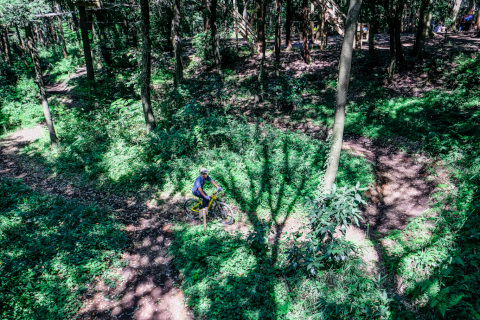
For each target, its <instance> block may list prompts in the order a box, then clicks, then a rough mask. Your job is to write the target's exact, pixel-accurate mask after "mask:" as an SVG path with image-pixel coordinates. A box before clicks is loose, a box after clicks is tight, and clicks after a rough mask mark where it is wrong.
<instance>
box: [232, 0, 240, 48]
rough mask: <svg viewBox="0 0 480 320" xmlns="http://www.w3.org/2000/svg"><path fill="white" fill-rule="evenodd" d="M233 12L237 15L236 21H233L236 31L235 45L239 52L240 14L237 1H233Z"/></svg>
mask: <svg viewBox="0 0 480 320" xmlns="http://www.w3.org/2000/svg"><path fill="white" fill-rule="evenodd" d="M233 12H234V14H235V19H234V20H233V28H234V29H235V44H236V48H237V51H238V25H237V24H238V19H237V16H238V15H239V13H238V8H237V1H236V0H233Z"/></svg>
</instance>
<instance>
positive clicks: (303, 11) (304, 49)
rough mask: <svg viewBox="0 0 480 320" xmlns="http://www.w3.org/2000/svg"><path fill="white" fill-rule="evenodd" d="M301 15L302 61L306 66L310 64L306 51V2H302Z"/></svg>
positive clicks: (307, 51)
mask: <svg viewBox="0 0 480 320" xmlns="http://www.w3.org/2000/svg"><path fill="white" fill-rule="evenodd" d="M302 13H303V16H302V18H303V19H302V39H303V61H305V63H306V64H310V51H309V50H308V0H303V8H302Z"/></svg>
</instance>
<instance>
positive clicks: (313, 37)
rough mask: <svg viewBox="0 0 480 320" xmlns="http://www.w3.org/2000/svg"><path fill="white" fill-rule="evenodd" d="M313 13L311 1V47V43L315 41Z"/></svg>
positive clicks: (313, 8)
mask: <svg viewBox="0 0 480 320" xmlns="http://www.w3.org/2000/svg"><path fill="white" fill-rule="evenodd" d="M314 13H315V6H314V5H313V2H312V3H310V43H311V44H312V49H313V44H314V43H315V23H314V21H313V20H314V19H313V17H314V15H313V14H314Z"/></svg>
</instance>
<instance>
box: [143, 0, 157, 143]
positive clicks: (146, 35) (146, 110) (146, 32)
mask: <svg viewBox="0 0 480 320" xmlns="http://www.w3.org/2000/svg"><path fill="white" fill-rule="evenodd" d="M140 10H141V14H142V24H141V25H142V38H143V39H142V40H143V41H142V88H141V95H142V106H143V114H144V115H145V123H146V125H147V134H149V133H150V132H152V130H154V129H155V127H156V123H155V118H154V116H153V110H152V104H151V101H150V80H151V53H150V51H151V47H150V7H149V5H148V0H140Z"/></svg>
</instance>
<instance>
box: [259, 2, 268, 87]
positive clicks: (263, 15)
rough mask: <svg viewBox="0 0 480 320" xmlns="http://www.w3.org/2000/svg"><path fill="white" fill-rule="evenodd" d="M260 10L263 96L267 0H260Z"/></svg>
mask: <svg viewBox="0 0 480 320" xmlns="http://www.w3.org/2000/svg"><path fill="white" fill-rule="evenodd" d="M259 1H261V4H260V7H261V9H260V12H258V13H257V14H259V24H258V30H259V31H258V41H259V42H261V47H260V54H261V55H262V60H261V63H260V72H259V73H258V82H260V84H261V88H262V96H263V79H264V78H265V51H266V48H267V37H266V34H265V31H266V17H267V0H259Z"/></svg>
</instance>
